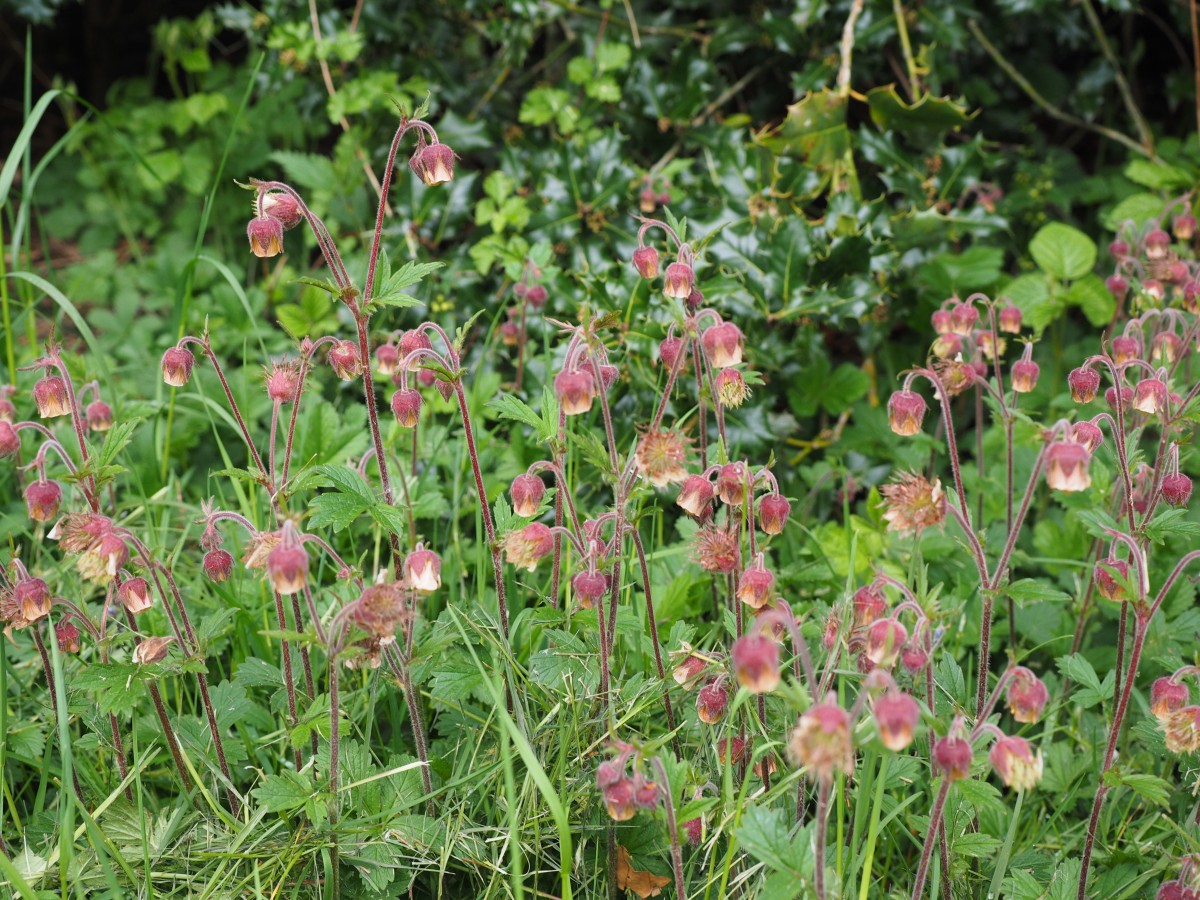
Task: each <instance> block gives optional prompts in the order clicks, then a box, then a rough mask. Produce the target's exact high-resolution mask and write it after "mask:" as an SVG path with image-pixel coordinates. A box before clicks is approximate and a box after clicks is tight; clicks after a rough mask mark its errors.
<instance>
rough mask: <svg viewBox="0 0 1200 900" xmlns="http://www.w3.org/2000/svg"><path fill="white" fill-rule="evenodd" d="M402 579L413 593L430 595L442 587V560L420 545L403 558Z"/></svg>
mask: <svg viewBox="0 0 1200 900" xmlns="http://www.w3.org/2000/svg"><path fill="white" fill-rule="evenodd" d="M404 577H405V579H406V581H407V583H408V586H409V587H411V588H412V589H413V590H414V591H417V592H419V593H422V594H432V593H433V592H434V591H436V590H437V589H438V588H440V587H441V586H442V558H441V557H440V556H438V555H437V554H436V553H434V552H433V551H432V550H426V549H425V547H424V546H423V545H421V544H417V549H416V550H414V551H412V552H411V553H410V554H408V556H406V557H404Z"/></svg>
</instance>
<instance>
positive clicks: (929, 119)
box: [867, 84, 978, 140]
mask: <svg viewBox="0 0 1200 900" xmlns="http://www.w3.org/2000/svg"><path fill="white" fill-rule="evenodd" d="M867 106H868V107H869V108H870V110H871V120H872V121H873V122H874V123H875V124H876V125H878V126H879V127H880V128H881V129H882V130H884V131H892V130H895V131H899V132H903V133H905V134H911V135H914V136H917V137H920V138H922V139H923V140H930V139H933V138H935V137H936V136H938V135H940V134H943V133H944V132H947V131H950V130H952V129H956V128H961V127H962V126H963V125H966V124H967V123H968V122H969V121H971V119H973V118H974V117H975V116H976V115H978V112H975V113H968V112H967V109H966V107H965V106H963V105H962V104H959V103H956V102H955V101H953V100H951V99H949V98H948V97H934V96H933V95H931V94H926V95H925V96H924V97H921V98H919V99H918V100H917V101H916V102H915V103H906V102H905V101H904V100H902V99H901V97H900V95H899V94H898V93H896V86H895V85H894V84H888V85H883V86H882V87H877V88H873V89H872V90H869V91H867Z"/></svg>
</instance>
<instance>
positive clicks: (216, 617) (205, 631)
mask: <svg viewBox="0 0 1200 900" xmlns="http://www.w3.org/2000/svg"><path fill="white" fill-rule="evenodd" d="M239 612H240V610H239V609H238V607H236V606H229V607H224V608H222V609H218V610H217V611H216V612H210V613H208V614H207V615H204V616H201V617H200V619H199V624H198V625H197V626H196V638H197V639H198V640H199V641H200V646H201V647H207V646H208V645H209V644H211V643H212V642H213V641H215V640H216V639H217V638H219V637H222V636H223V635H224V634H225V632H227V631H228V630H229V628H230V624H231V623H232V622H233V619H234V617H235V616H237V614H238V613H239Z"/></svg>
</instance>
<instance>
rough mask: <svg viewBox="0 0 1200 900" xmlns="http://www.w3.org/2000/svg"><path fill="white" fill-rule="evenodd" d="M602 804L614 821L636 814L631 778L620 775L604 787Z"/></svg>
mask: <svg viewBox="0 0 1200 900" xmlns="http://www.w3.org/2000/svg"><path fill="white" fill-rule="evenodd" d="M604 806H605V808H607V809H608V816H609V818H610V819H612V820H613V821H614V822H625V821H628V820H629V819H632V818H633V817H634V816H635V815H637V802H636V791H635V790H634V785H633V779H632V778H624V777H622V778H621V779H620V780H618V781H617V782H615V783H613V784H610V785H609V786H608V787H606V788H604Z"/></svg>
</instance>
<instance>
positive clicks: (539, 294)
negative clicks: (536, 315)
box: [525, 284, 550, 309]
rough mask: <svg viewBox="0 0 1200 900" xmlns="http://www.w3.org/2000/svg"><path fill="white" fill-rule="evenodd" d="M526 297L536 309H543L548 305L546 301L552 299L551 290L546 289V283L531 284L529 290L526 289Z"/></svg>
mask: <svg viewBox="0 0 1200 900" xmlns="http://www.w3.org/2000/svg"><path fill="white" fill-rule="evenodd" d="M525 299H526V300H527V301H529V305H530V306H532V307H533V308H534V309H541V308H542V307H543V306H545V305H546V301H547V300H549V299H550V292H549V291H547V290H546V286H545V285H541V284H531V285H529V288H528V290H526V291H525Z"/></svg>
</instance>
